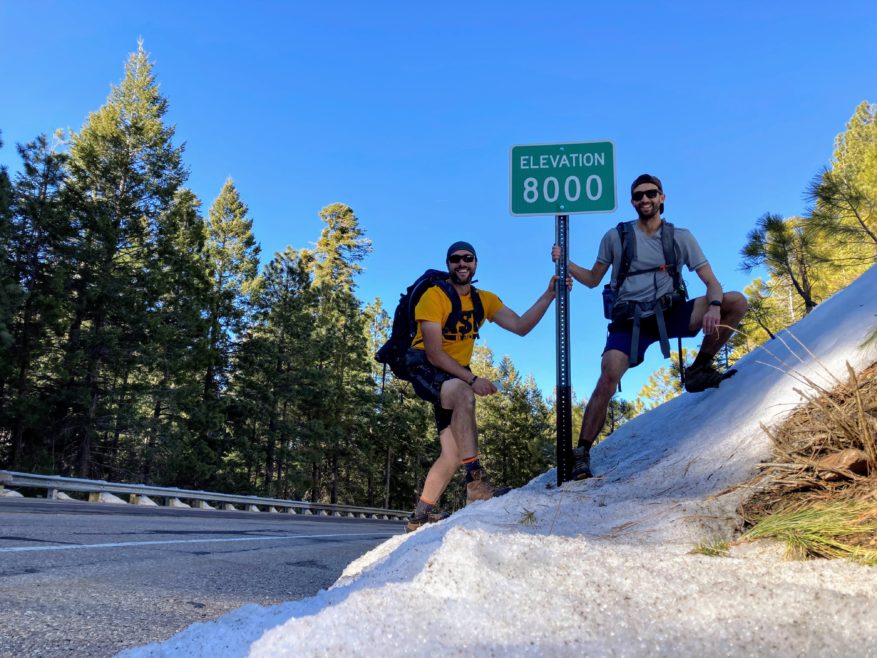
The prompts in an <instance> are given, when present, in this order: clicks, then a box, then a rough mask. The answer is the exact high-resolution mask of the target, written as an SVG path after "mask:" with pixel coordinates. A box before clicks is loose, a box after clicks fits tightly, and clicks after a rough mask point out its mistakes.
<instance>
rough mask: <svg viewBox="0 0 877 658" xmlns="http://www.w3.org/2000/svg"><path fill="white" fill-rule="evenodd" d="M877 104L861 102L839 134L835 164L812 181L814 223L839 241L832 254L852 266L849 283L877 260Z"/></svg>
mask: <svg viewBox="0 0 877 658" xmlns="http://www.w3.org/2000/svg"><path fill="white" fill-rule="evenodd" d="M875 115H877V105H872V104H869V103H867V102H862V103H861V104H860V105H859V106H858V107H857V108H856V110H855V112H854V113H853V116H852V118H851V119H850V121H849V122H848V123H847V129H846V131H845V132H843V133H841V134H840V135H838V136H837V139H836V140H835V150H834V157H833V160H832V163H831V167H830V168H826V169H824V170H823V171H822V172H821V173H820V174H819V175H818V176H816V178H814V179H813V181H811V183H810V186H809V189H808V194H807V195H808V197H809V198H810V200H811V201H812V202H813V204H814V205H813V211H812V217H813V221H814V223H815V224H816V225H817V226H818V227H819V228H820V229H821V230H822V231H823V232H824V233H825V234H826V235H827V236H829V237H830V238H831V239H832V240H833V242H834V243H835V245H836V247H837V248H836V250H834V251H833V253H832V254H831V260H832V262H833V263H834V264H836V265H837V266H839V267H852V268H853V271H852V272H851V273H850V274H849V275H848V276H847V277H846V280H845V281H843V282H842V283H841V284H840V285H846V284H847V283H849V282H850V281H851V280H852V279H853V278H855V277H856V276H858V275H859V274H860V273H861V272H862V271H864V269H867V268H868V267H869V266H870V265H871V264H872V263H874V262H875V260H877V212H875V211H877V120H875V119H877V116H875Z"/></svg>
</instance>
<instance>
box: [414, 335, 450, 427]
mask: <svg viewBox="0 0 877 658" xmlns="http://www.w3.org/2000/svg"><path fill="white" fill-rule="evenodd" d="M406 361H407V365H408V374H409V376H410V377H411V378H410V379H409V381H410V382H411V385H412V386H414V392H415V393H417V397H419V398H420V399H421V400H426V401H427V402H431V403H432V410H433V414H434V415H435V427H436V429H437V430H438V432H439V434H441V432H442V430H444V429H445V428H447V427H449V426H450V424H451V416H452V415H453V413H454V412H453V410H451V409H445V408H444V407H443V406H442V403H441V394H442V384H444V383H445V382H446V381H448V380H450V379H456V377H454V375H451V374H448V373H446V372H445V371H444V370H439V369H438V368H436V367H435V366H434V365H432V364H431V363H430V362H429V360H428V359H427V358H426V352H425V351H424V350H416V349H410V350H408V355H407V358H406Z"/></svg>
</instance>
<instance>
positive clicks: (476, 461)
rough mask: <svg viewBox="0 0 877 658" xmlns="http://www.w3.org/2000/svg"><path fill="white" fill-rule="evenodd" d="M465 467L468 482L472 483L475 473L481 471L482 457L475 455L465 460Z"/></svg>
mask: <svg viewBox="0 0 877 658" xmlns="http://www.w3.org/2000/svg"><path fill="white" fill-rule="evenodd" d="M463 466H465V467H466V482H471V481H472V473H473V471H477V470H480V469H481V455H475V456H474V457H469V458H468V459H464V460H463Z"/></svg>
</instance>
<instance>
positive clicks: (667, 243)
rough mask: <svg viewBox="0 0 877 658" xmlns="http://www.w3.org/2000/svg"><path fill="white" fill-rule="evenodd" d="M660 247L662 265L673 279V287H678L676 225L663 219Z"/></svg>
mask: <svg viewBox="0 0 877 658" xmlns="http://www.w3.org/2000/svg"><path fill="white" fill-rule="evenodd" d="M661 248H662V249H663V250H664V266H665V267H666V268H667V274H669V275H670V278H672V279H673V289H674V290H676V289H677V288H678V287H679V267H678V263H677V260H676V227H674V226H673V224H671V223H670V222H668V221H666V220H664V224H663V227H662V230H661Z"/></svg>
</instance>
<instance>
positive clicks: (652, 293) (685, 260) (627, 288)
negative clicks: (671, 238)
mask: <svg viewBox="0 0 877 658" xmlns="http://www.w3.org/2000/svg"><path fill="white" fill-rule="evenodd" d="M663 230H664V227H663V225H662V226H661V228H659V229H658V230H657V231H656V232H655V234H654V235H650V236H647V235H645V234H644V233H643V232H642V231H641V230H640V228H639V224H638V223H637V222H635V223H634V224H633V234H634V235H635V236H636V250H635V252H634V254H635V256H634V259H633V263H631V266H630V271H631V272H636V271H639V270H650V269H652V268H655V267H660V266H661V265H663V264H664V249H663V247H662V246H661V232H662V231H663ZM674 231H675V242H676V262H677V264H678V266H679V268H680V269H681V267H682V266H683V265H687V266H688V271H689V272H694V271H695V270H697V269H698V268H700V267H703V266H704V265H706V263H707V260H706V256H704V255H703V252H702V251H701V250H700V246H699V245H698V244H697V240H695V239H694V236H693V235H692V234H691V231H689V230H687V229H684V228H679V227H678V226H674ZM597 262H600V263H605V264H606V265H611V266H612V282H611V285H612V289H613V290H614V291H615V299H616V302H629V301H633V302H648V301H652V300H655V299H658V298H660V297H662V296H663V295H666V294H667V293H669V292H673V279H672V278H671V277H670V275H669V274H668V273H667V272H645V273H643V274H631V275H628V277H627V278H626V279H625V280H624V283H623V285H622V286H621V290H618V283H617V275H618V271H619V270H620V269H621V236H619V235H618V229H616V228H615V227H613V228H611V229H610V230H608V231H607V232H606V235H604V236H603V239H602V240H601V241H600V249H599V250H598V251H597ZM646 315H648V314H646Z"/></svg>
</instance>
